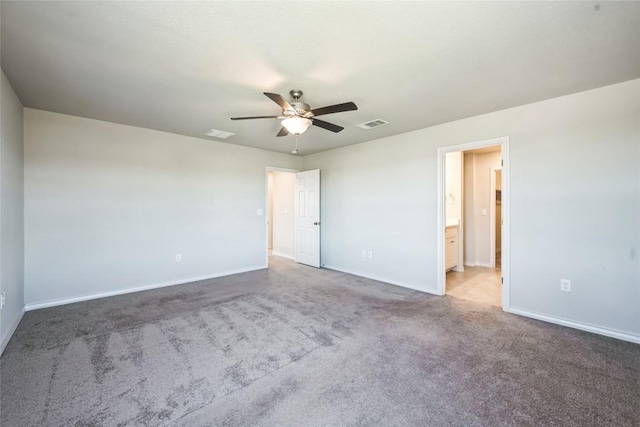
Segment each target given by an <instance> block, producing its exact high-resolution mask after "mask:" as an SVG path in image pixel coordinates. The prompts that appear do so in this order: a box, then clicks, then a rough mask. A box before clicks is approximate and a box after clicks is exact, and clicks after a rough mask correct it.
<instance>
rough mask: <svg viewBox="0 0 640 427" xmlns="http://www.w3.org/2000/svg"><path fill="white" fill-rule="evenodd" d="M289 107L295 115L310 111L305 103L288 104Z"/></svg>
mask: <svg viewBox="0 0 640 427" xmlns="http://www.w3.org/2000/svg"><path fill="white" fill-rule="evenodd" d="M289 104H291V106H292V107H293V108H294V110H296V113H298V114H303V113H306V112H308V111H309V110H311V107H310V106H309V104H307V103H305V102H290V103H289Z"/></svg>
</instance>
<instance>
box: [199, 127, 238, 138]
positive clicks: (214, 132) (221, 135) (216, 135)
mask: <svg viewBox="0 0 640 427" xmlns="http://www.w3.org/2000/svg"><path fill="white" fill-rule="evenodd" d="M205 135H207V136H211V137H214V138H218V139H229V138H231V137H232V136H234V135H235V133H231V132H225V131H223V130H216V129H211V130H210V131H209V132H207V133H205Z"/></svg>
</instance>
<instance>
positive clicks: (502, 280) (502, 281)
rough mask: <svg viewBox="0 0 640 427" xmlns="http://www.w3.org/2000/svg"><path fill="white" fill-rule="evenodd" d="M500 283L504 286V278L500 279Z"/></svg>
mask: <svg viewBox="0 0 640 427" xmlns="http://www.w3.org/2000/svg"><path fill="white" fill-rule="evenodd" d="M500 283H502V284H503V285H504V277H501V278H500Z"/></svg>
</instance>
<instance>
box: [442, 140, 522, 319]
mask: <svg viewBox="0 0 640 427" xmlns="http://www.w3.org/2000/svg"><path fill="white" fill-rule="evenodd" d="M438 151H439V154H440V156H439V165H440V174H439V191H440V197H439V200H438V205H439V208H440V209H439V221H438V222H439V224H438V227H439V230H438V231H439V233H438V235H439V237H440V236H441V239H440V243H441V245H440V248H441V249H440V254H441V255H440V258H441V259H440V261H441V266H440V275H439V282H438V285H439V291H440V292H439V293H440V294H441V295H445V294H446V295H450V296H454V297H457V298H462V299H467V300H473V301H475V302H478V303H482V304H487V305H494V306H500V307H502V308H503V309H504V310H508V305H509V304H508V301H509V289H508V280H507V279H508V275H507V271H506V270H505V269H504V268H503V267H504V266H505V259H506V258H508V241H507V235H508V233H505V224H506V223H507V219H508V215H505V209H504V207H505V206H506V203H505V198H506V197H507V192H506V191H505V190H506V188H508V183H507V182H505V181H508V174H506V173H505V172H506V165H505V166H503V163H504V164H506V163H507V162H506V161H505V160H506V157H507V154H508V138H498V139H495V140H489V141H480V142H476V143H470V144H462V145H460V146H456V147H443V148H441V149H439V150H438ZM505 178H506V179H505ZM503 282H504V284H503Z"/></svg>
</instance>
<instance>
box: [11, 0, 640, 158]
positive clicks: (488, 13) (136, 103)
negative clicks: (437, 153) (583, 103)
mask: <svg viewBox="0 0 640 427" xmlns="http://www.w3.org/2000/svg"><path fill="white" fill-rule="evenodd" d="M1 20H2V22H1V23H2V43H1V49H2V50H1V61H2V68H3V70H4V71H5V73H6V75H7V77H8V78H9V80H10V81H11V83H12V85H13V87H14V89H15V91H16V92H17V94H18V96H19V97H20V99H21V101H22V102H23V104H24V105H25V106H26V107H31V108H37V109H43V110H49V111H55V112H60V113H65V114H72V115H76V116H82V117H89V118H94V119H99V120H106V121H111V122H116V123H123V124H128V125H133V126H141V127H146V128H151V129H158V130H162V131H167V132H173V133H177V134H182V135H189V136H195V137H199V138H205V139H206V138H208V137H206V136H204V135H203V134H204V133H205V132H207V131H208V130H210V129H212V128H215V129H219V130H224V131H229V132H233V133H235V134H236V136H234V137H232V138H231V139H229V140H227V142H228V143H230V144H240V145H247V146H252V147H258V148H263V149H267V150H273V151H280V152H289V151H290V150H291V149H292V148H293V145H294V138H293V137H292V136H288V137H283V138H276V136H275V135H276V133H277V132H278V130H279V129H280V124H279V122H278V120H275V119H272V120H251V121H231V120H230V119H229V118H230V117H234V116H253V115H277V114H279V113H280V109H279V107H278V106H277V105H276V104H275V103H273V102H272V101H271V100H269V99H268V98H266V97H265V96H264V95H262V92H265V91H268V92H276V93H280V94H282V95H283V96H285V97H287V98H288V97H289V96H288V93H289V90H291V89H294V88H296V89H302V90H303V91H304V93H305V96H304V98H303V100H304V101H306V102H307V103H309V104H311V107H312V108H315V107H321V106H325V105H331V104H337V103H342V102H347V101H353V102H355V103H356V104H357V105H358V107H359V109H358V111H351V112H344V113H338V114H333V115H326V116H323V117H322V119H324V120H326V121H329V122H332V123H335V124H338V125H341V126H344V127H345V130H344V131H342V132H341V133H338V134H334V133H331V132H329V131H326V130H324V129H321V128H318V127H315V126H313V127H311V128H310V129H309V130H308V131H307V132H306V133H305V134H303V135H302V136H301V137H300V154H310V153H314V152H319V151H324V150H328V149H332V148H336V147H340V146H344V145H349V144H355V143H358V142H363V141H367V140H371V139H377V138H381V137H385V136H389V135H393V134H398V133H403V132H408V131H411V130H415V129H419V128H424V127H428V126H432V125H435V124H439V123H444V122H448V121H452V120H457V119H461V118H465V117H470V116H474V115H478V114H482V113H487V112H491V111H496V110H501V109H504V108H508V107H513V106H517V105H522V104H527V103H531V102H535V101H539V100H543V99H548V98H552V97H556V96H561V95H566V94H569V93H574V92H579V91H583V90H588V89H592V88H595V87H600V86H605V85H608V84H613V83H617V82H621V81H625V80H630V79H634V78H639V77H640V2H637V1H634V2H601V3H596V2H589V1H584V2H397V1H394V2H373V1H371V2H328V1H322V2H313V1H311V2H309V1H305V2H274V1H266V2H231V1H229V2H179V1H174V2H136V1H127V2H88V1H87V2H67V1H50V2H12V1H6V0H3V1H2V2H1ZM378 118H381V119H385V120H388V121H389V122H390V124H389V125H387V126H383V127H380V128H376V129H372V130H368V131H367V130H362V129H360V128H357V127H356V125H357V124H359V123H363V122H366V121H370V120H373V119H378Z"/></svg>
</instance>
